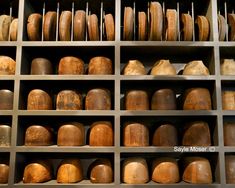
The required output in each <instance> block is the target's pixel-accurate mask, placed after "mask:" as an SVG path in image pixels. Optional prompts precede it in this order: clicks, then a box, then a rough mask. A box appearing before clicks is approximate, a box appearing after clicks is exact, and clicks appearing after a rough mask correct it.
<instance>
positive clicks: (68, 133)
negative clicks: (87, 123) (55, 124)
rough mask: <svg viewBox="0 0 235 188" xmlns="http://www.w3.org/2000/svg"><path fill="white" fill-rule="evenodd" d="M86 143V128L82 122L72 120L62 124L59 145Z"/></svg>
mask: <svg viewBox="0 0 235 188" xmlns="http://www.w3.org/2000/svg"><path fill="white" fill-rule="evenodd" d="M84 144H85V128H84V126H83V125H82V124H81V123H77V122H72V123H68V124H64V125H62V126H61V127H60V128H59V130H58V137H57V145H58V146H83V145H84Z"/></svg>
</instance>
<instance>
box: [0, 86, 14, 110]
mask: <svg viewBox="0 0 235 188" xmlns="http://www.w3.org/2000/svg"><path fill="white" fill-rule="evenodd" d="M13 97H14V93H13V92H12V91H10V90H8V89H1V90H0V110H12V109H13Z"/></svg>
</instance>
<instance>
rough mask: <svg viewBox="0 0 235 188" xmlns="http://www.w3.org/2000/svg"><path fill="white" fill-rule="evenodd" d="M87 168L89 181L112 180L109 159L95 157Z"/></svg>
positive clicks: (103, 181) (109, 181)
mask: <svg viewBox="0 0 235 188" xmlns="http://www.w3.org/2000/svg"><path fill="white" fill-rule="evenodd" d="M89 168H90V181H91V183H112V182H113V169H112V165H111V162H110V160H109V159H97V160H95V161H94V162H93V163H92V164H91V165H90V167H89Z"/></svg>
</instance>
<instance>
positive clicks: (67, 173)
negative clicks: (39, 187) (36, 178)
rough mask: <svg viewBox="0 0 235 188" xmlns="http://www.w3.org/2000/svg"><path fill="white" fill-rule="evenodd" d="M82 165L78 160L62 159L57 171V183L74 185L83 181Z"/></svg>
mask: <svg viewBox="0 0 235 188" xmlns="http://www.w3.org/2000/svg"><path fill="white" fill-rule="evenodd" d="M82 171H83V170H82V165H81V162H80V160H79V159H64V160H63V161H62V162H61V163H60V165H59V168H58V171H57V182H58V183H76V182H79V181H81V180H82V179H83V172H82Z"/></svg>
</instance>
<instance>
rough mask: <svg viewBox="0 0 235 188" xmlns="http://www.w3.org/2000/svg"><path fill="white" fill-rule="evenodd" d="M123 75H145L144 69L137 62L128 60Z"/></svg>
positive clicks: (141, 64)
mask: <svg viewBox="0 0 235 188" xmlns="http://www.w3.org/2000/svg"><path fill="white" fill-rule="evenodd" d="M123 74H124V75H146V74H147V72H146V69H145V67H144V65H143V63H142V62H140V61H139V60H129V61H128V63H127V64H126V65H125V67H124V70H123Z"/></svg>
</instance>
